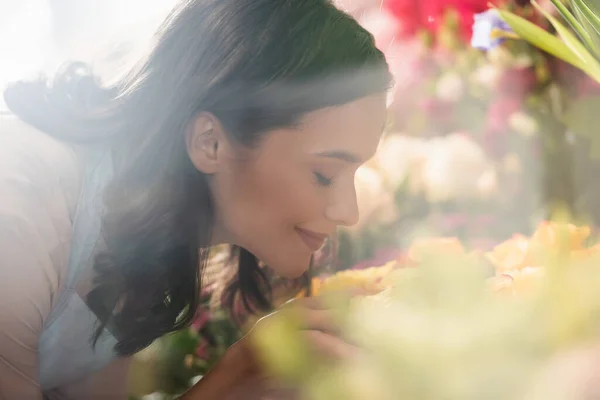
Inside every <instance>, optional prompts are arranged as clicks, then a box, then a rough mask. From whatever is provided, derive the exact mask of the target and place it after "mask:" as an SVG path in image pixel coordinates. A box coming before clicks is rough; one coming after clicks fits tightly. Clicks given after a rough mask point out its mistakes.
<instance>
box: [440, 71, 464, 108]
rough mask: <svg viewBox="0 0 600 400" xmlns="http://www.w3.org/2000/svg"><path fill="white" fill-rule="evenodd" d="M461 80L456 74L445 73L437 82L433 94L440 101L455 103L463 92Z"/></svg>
mask: <svg viewBox="0 0 600 400" xmlns="http://www.w3.org/2000/svg"><path fill="white" fill-rule="evenodd" d="M464 86H465V85H464V83H463V79H462V78H461V76H460V75H459V74H458V73H456V72H447V73H445V74H444V75H442V77H441V78H440V79H439V80H438V81H437V84H436V87H435V93H436V95H437V98H438V99H440V100H442V101H447V102H456V101H458V100H460V99H461V98H462V97H463V94H464V92H465V88H464Z"/></svg>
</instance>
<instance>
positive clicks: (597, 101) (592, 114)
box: [564, 96, 600, 158]
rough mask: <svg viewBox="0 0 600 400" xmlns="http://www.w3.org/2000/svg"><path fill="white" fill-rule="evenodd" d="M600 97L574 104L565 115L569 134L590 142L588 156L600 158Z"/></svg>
mask: <svg viewBox="0 0 600 400" xmlns="http://www.w3.org/2000/svg"><path fill="white" fill-rule="evenodd" d="M599 110H600V96H594V97H586V98H584V99H581V100H578V101H576V102H574V103H573V104H572V105H571V107H570V109H569V111H568V112H567V113H566V114H565V121H564V122H565V124H566V126H567V127H568V128H569V130H570V131H571V132H573V133H574V134H576V135H578V136H581V137H584V138H586V139H587V140H589V141H590V146H589V147H590V154H591V155H592V156H593V157H594V158H600V131H598V126H599V125H600V113H599V112H598V111H599Z"/></svg>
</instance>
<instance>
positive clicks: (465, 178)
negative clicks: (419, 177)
mask: <svg viewBox="0 0 600 400" xmlns="http://www.w3.org/2000/svg"><path fill="white" fill-rule="evenodd" d="M491 168H492V167H491V163H490V162H489V161H488V159H487V158H486V155H485V152H484V151H483V149H482V148H481V147H480V146H479V145H478V144H477V143H475V142H474V141H473V140H471V139H470V138H468V137H467V136H464V135H462V134H457V133H455V134H451V135H448V136H446V137H445V138H437V139H433V140H431V141H430V144H429V146H428V150H427V161H426V162H425V165H424V167H423V184H424V190H425V194H426V196H427V198H428V199H429V201H432V202H443V201H447V200H450V199H471V198H477V197H479V196H480V195H481V194H482V190H484V191H490V190H492V189H493V187H494V185H495V173H494V174H493V175H491V174H492V173H491V172H490V169H491ZM486 174H487V176H486Z"/></svg>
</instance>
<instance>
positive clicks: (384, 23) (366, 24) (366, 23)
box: [359, 7, 399, 52]
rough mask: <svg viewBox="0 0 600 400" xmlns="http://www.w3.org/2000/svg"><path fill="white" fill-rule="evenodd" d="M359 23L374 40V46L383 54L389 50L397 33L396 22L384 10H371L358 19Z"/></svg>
mask: <svg viewBox="0 0 600 400" xmlns="http://www.w3.org/2000/svg"><path fill="white" fill-rule="evenodd" d="M359 22H360V24H361V25H362V26H363V28H365V29H366V30H368V31H369V32H371V34H372V35H373V37H374V38H375V44H376V45H377V47H378V48H379V49H380V50H381V51H384V52H387V50H388V49H389V48H390V46H391V45H392V44H393V43H394V41H395V39H396V35H397V33H398V29H399V26H398V20H397V19H396V18H394V16H393V15H392V14H391V13H390V12H389V11H387V10H386V9H384V8H379V7H376V8H372V9H370V10H368V11H366V12H364V13H363V14H362V15H360V17H359Z"/></svg>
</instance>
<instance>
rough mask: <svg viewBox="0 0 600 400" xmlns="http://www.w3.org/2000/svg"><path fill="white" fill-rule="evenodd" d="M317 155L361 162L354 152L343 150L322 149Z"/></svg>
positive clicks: (350, 161)
mask: <svg viewBox="0 0 600 400" xmlns="http://www.w3.org/2000/svg"><path fill="white" fill-rule="evenodd" d="M316 155H317V156H318V157H325V158H335V159H337V160H342V161H346V162H349V163H361V162H362V160H361V158H360V157H358V156H357V155H355V154H352V153H348V152H347V151H343V150H333V151H324V152H321V153H317V154H316Z"/></svg>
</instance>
